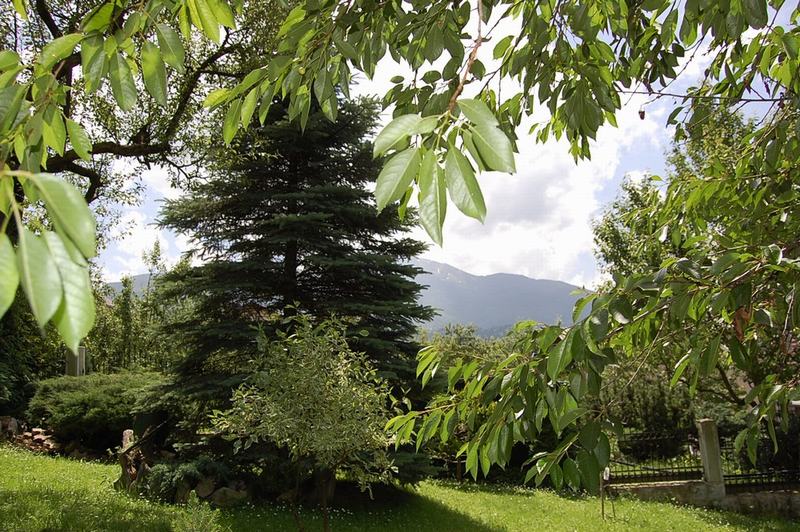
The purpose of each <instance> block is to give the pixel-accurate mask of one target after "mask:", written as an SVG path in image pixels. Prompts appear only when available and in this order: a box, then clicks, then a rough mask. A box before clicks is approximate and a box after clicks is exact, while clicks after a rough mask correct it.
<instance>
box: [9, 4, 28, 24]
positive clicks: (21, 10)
mask: <svg viewBox="0 0 800 532" xmlns="http://www.w3.org/2000/svg"><path fill="white" fill-rule="evenodd" d="M11 3H12V4H13V5H14V10H15V11H16V12H17V14H18V15H19V16H20V18H22V20H28V12H27V10H26V9H25V0H11Z"/></svg>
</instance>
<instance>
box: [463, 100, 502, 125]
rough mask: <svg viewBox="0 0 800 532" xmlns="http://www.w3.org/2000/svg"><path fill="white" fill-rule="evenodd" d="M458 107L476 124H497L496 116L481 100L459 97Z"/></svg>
mask: <svg viewBox="0 0 800 532" xmlns="http://www.w3.org/2000/svg"><path fill="white" fill-rule="evenodd" d="M458 107H459V109H461V112H462V113H464V116H466V117H467V118H468V119H469V121H470V122H472V123H473V124H475V125H477V126H488V127H493V126H497V125H498V122H497V118H496V117H495V116H494V113H492V111H491V110H490V109H489V107H488V106H487V105H486V104H485V103H483V101H481V100H476V99H466V98H465V99H461V100H458Z"/></svg>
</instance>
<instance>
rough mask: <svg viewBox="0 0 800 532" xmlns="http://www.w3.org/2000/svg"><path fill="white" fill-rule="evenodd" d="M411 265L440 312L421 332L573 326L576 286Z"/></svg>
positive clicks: (427, 300)
mask: <svg viewBox="0 0 800 532" xmlns="http://www.w3.org/2000/svg"><path fill="white" fill-rule="evenodd" d="M414 264H416V265H417V266H419V267H420V268H422V269H423V270H425V272H426V273H423V274H422V275H420V276H419V277H417V281H418V282H419V283H420V284H422V285H426V286H427V288H426V289H425V291H423V293H422V303H423V304H425V305H429V306H431V307H433V308H435V309H437V310H438V312H439V315H438V316H436V317H435V318H434V319H433V320H431V321H430V322H429V323H427V324H425V326H424V328H425V329H428V330H431V331H438V330H441V329H442V328H444V326H445V325H447V324H448V323H461V324H464V325H474V326H475V327H476V328H477V330H478V333H479V334H481V335H483V336H499V335H502V334H504V333H505V332H506V331H507V330H508V329H510V328H511V327H512V326H513V325H514V324H515V323H517V322H518V321H522V320H535V321H538V322H540V323H548V324H549V323H558V322H559V321H561V322H563V323H564V324H569V323H571V322H572V307H573V305H574V304H575V301H576V300H577V299H578V297H579V295H576V294H573V292H574V291H576V290H579V288H578V287H577V286H574V285H571V284H568V283H564V282H561V281H550V280H546V279H531V278H530V277H525V276H524V275H514V274H510V273H494V274H491V275H472V274H470V273H467V272H465V271H463V270H459V269H458V268H456V267H454V266H450V265H449V264H444V263H441V262H436V261H432V260H427V259H416V260H415V261H414ZM147 282H148V274H142V275H136V276H134V277H133V289H134V291H135V292H136V293H142V292H143V291H144V290H145V288H146V287H147ZM110 286H111V288H113V289H114V291H115V292H119V291H120V290H121V289H122V283H118V282H117V283H110Z"/></svg>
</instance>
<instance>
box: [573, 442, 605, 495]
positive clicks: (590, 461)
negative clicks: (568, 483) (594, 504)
mask: <svg viewBox="0 0 800 532" xmlns="http://www.w3.org/2000/svg"><path fill="white" fill-rule="evenodd" d="M577 459H578V470H579V471H580V472H581V480H582V481H583V485H584V486H585V487H586V491H588V492H589V493H591V494H596V493H597V492H598V491H599V489H600V467H599V465H598V464H597V459H596V458H595V457H594V455H593V454H589V453H588V452H586V451H580V452H578V456H577Z"/></svg>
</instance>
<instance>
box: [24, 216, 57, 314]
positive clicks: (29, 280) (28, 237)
mask: <svg viewBox="0 0 800 532" xmlns="http://www.w3.org/2000/svg"><path fill="white" fill-rule="evenodd" d="M17 267H18V268H19V274H20V282H21V284H22V289H23V290H24V291H25V295H26V296H27V299H28V304H29V305H30V307H31V312H33V316H34V317H35V318H36V323H38V324H39V327H44V326H45V324H46V323H47V322H48V321H49V320H50V318H52V317H53V315H54V314H55V313H56V310H58V307H59V305H60V304H61V296H62V288H61V276H60V275H59V274H58V268H57V267H56V263H55V261H54V260H53V257H52V256H51V255H50V251H49V250H48V249H47V245H46V244H45V243H44V241H43V240H42V239H41V238H40V237H38V236H36V235H34V234H33V233H31V232H30V230H28V228H26V227H23V228H22V230H21V231H20V233H19V241H18V247H17Z"/></svg>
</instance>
